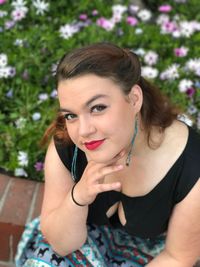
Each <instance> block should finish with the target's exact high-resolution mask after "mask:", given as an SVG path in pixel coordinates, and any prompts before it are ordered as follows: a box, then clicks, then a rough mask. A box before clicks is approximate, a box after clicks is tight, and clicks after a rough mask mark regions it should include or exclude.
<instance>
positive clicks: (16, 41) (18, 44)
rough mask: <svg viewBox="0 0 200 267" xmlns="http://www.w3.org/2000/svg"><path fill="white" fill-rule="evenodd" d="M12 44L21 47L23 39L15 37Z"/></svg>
mask: <svg viewBox="0 0 200 267" xmlns="http://www.w3.org/2000/svg"><path fill="white" fill-rule="evenodd" d="M14 45H16V46H19V47H23V45H24V41H23V40H22V39H16V40H15V41H14Z"/></svg>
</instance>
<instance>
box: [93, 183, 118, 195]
mask: <svg viewBox="0 0 200 267" xmlns="http://www.w3.org/2000/svg"><path fill="white" fill-rule="evenodd" d="M95 188H96V194H99V193H102V192H107V191H112V190H116V191H119V189H120V188H121V183H120V182H115V183H109V184H97V185H95Z"/></svg>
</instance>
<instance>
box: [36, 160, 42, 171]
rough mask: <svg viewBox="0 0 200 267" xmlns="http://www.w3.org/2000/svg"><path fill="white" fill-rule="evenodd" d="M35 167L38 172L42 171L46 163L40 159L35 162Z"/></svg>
mask: <svg viewBox="0 0 200 267" xmlns="http://www.w3.org/2000/svg"><path fill="white" fill-rule="evenodd" d="M34 167H35V169H36V171H37V172H40V171H42V170H43V169H44V163H43V162H41V161H38V162H36V163H35V165H34Z"/></svg>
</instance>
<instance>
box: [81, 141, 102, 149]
mask: <svg viewBox="0 0 200 267" xmlns="http://www.w3.org/2000/svg"><path fill="white" fill-rule="evenodd" d="M104 141H105V139H102V140H96V141H91V142H86V143H85V147H86V148H87V149H88V150H94V149H96V148H98V147H99V146H100V145H101V144H103V142H104Z"/></svg>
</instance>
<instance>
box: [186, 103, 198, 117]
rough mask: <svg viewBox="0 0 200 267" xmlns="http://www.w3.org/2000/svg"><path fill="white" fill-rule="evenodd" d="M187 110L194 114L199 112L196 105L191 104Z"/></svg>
mask: <svg viewBox="0 0 200 267" xmlns="http://www.w3.org/2000/svg"><path fill="white" fill-rule="evenodd" d="M187 112H188V114H190V115H193V114H195V113H197V112H198V109H197V107H195V106H194V105H191V106H189V107H188V109H187Z"/></svg>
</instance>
